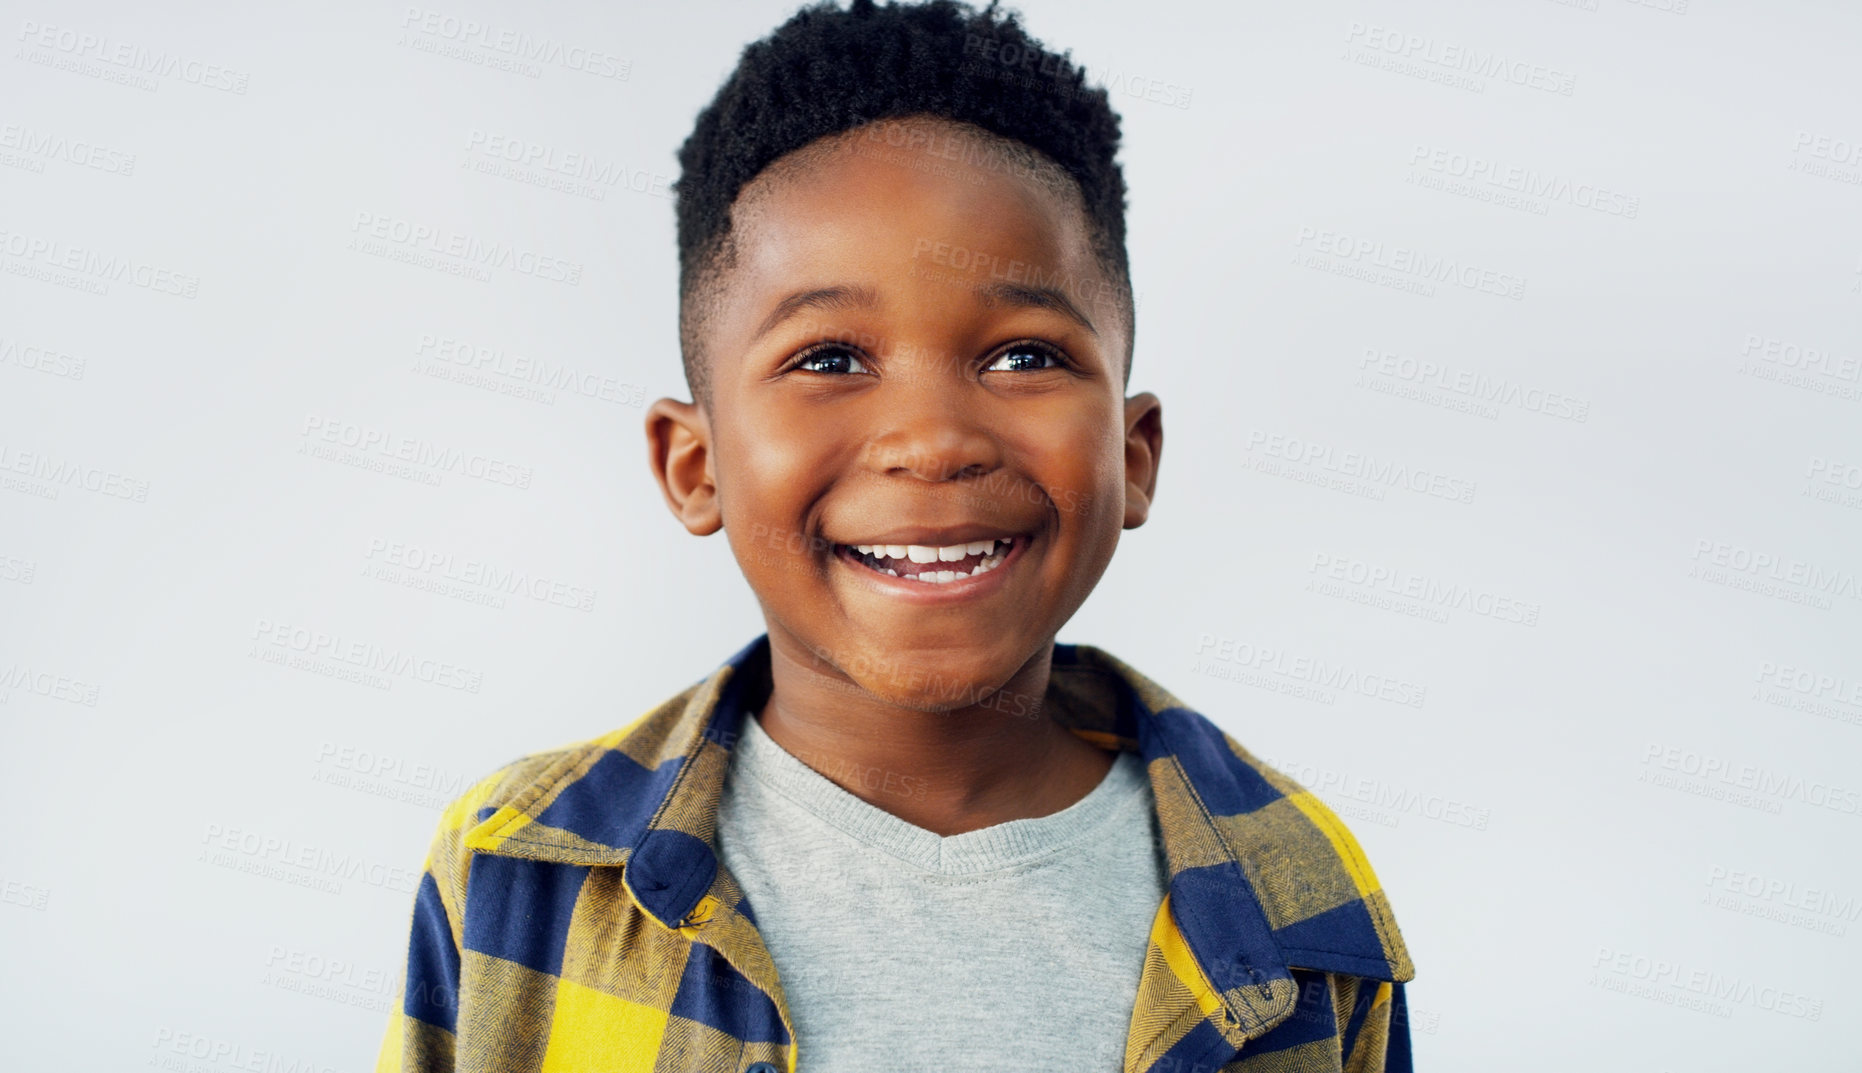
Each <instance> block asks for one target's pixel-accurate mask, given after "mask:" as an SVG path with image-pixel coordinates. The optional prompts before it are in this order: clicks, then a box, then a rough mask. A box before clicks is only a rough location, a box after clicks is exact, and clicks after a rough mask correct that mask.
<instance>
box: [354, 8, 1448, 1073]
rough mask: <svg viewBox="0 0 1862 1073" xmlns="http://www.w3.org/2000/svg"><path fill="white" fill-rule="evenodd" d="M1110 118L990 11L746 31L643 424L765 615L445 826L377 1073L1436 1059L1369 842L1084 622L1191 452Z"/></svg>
mask: <svg viewBox="0 0 1862 1073" xmlns="http://www.w3.org/2000/svg"><path fill="white" fill-rule="evenodd" d="M1030 71H1033V72H1036V75H1035V76H1034V77H1033V80H1032V84H1031V80H1030V76H1029V75H1028V72H1030ZM1118 140H1119V133H1118V120H1117V117H1116V116H1115V115H1113V113H1112V111H1111V109H1110V107H1109V105H1108V103H1107V98H1106V95H1105V93H1104V91H1103V90H1093V89H1089V88H1087V87H1086V85H1085V83H1084V79H1083V76H1082V75H1081V73H1080V71H1079V70H1078V68H1077V67H1075V66H1074V65H1073V64H1072V63H1071V62H1070V61H1069V60H1068V59H1067V58H1066V57H1065V56H1064V55H1055V54H1053V53H1050V52H1048V51H1046V50H1045V49H1043V48H1042V47H1041V46H1040V45H1039V44H1038V43H1036V42H1034V41H1032V40H1030V39H1029V38H1027V37H1026V35H1025V34H1024V33H1023V31H1022V30H1021V28H1020V27H1019V25H1018V24H1017V22H1016V21H1015V19H1014V18H1013V17H1012V16H1007V15H1002V14H999V13H997V12H996V10H995V9H994V8H993V7H992V8H991V9H989V10H987V11H983V12H975V11H973V10H971V9H968V8H964V7H960V6H958V5H955V4H949V3H930V4H922V5H911V6H893V5H888V6H885V7H876V6H875V5H873V4H871V3H869V2H858V3H855V4H854V5H853V7H852V8H851V9H848V10H837V9H835V8H833V7H831V6H821V7H817V8H811V9H807V10H804V11H802V12H801V13H799V14H797V15H796V16H795V17H794V18H793V19H791V20H790V21H789V22H788V23H786V24H785V25H784V26H782V27H781V28H779V29H778V30H777V31H775V32H774V33H773V34H772V35H771V36H770V37H769V38H767V39H766V40H764V41H762V42H759V43H757V44H755V45H752V46H751V47H750V48H749V49H747V50H746V51H745V53H744V56H743V58H742V60H741V62H740V63H739V66H738V68H737V70H736V71H735V72H734V73H733V74H732V76H731V78H730V79H729V80H728V81H727V82H726V84H725V86H724V87H723V88H722V89H721V90H720V92H719V94H718V97H717V98H716V100H714V101H713V102H712V104H711V105H710V106H709V107H708V108H707V109H706V110H705V111H704V112H703V113H702V114H701V115H700V117H699V119H698V122H697V126H696V128H695V130H694V131H693V134H692V136H691V138H690V139H689V140H688V141H687V143H686V145H685V147H684V149H683V150H682V151H681V154H680V158H681V164H682V165H683V168H684V172H683V175H682V177H681V179H680V181H679V185H678V188H677V189H678V196H679V202H678V215H679V245H680V254H681V273H680V276H681V280H680V283H681V286H680V293H681V345H682V350H683V352H684V359H685V370H686V376H687V381H688V384H689V385H690V386H691V388H692V390H693V395H694V401H693V402H689V403H687V402H678V401H674V400H671V399H661V400H659V401H658V402H657V403H655V404H654V405H653V407H652V408H651V410H650V412H649V414H648V418H647V440H648V446H649V457H650V460H651V463H652V466H653V469H654V472H655V474H656V476H657V478H658V480H659V483H660V486H661V488H662V490H663V492H664V495H665V499H666V502H667V503H668V505H669V506H670V507H671V509H672V512H673V514H674V515H675V516H676V517H677V518H678V520H679V521H680V522H681V523H682V524H683V525H684V526H685V527H686V529H687V530H688V531H690V532H692V533H693V534H696V535H700V536H704V535H709V534H712V533H715V532H717V531H718V530H720V529H722V530H723V531H724V533H725V535H726V537H727V538H728V539H729V540H730V543H731V548H732V551H733V553H734V555H735V556H736V559H737V561H738V564H739V566H740V567H741V569H742V570H743V573H744V576H745V578H746V579H747V580H748V582H749V583H750V587H751V589H752V590H753V591H754V592H755V594H756V597H757V600H758V602H759V604H760V605H761V607H762V611H763V615H764V621H765V624H766V627H767V633H766V634H765V635H764V636H762V637H759V638H757V639H756V640H754V641H752V642H751V643H750V644H748V645H747V646H745V647H744V648H743V649H742V650H740V651H739V652H738V653H737V654H736V655H734V656H732V657H731V658H730V659H729V660H728V661H726V662H725V663H724V664H723V665H722V666H720V667H719V668H718V669H717V670H716V671H714V672H713V673H711V674H710V675H709V676H707V677H706V678H705V679H704V680H703V681H702V682H700V683H698V684H696V685H694V686H693V687H691V688H690V689H688V690H686V691H685V692H683V693H681V694H680V695H679V696H677V697H674V698H672V699H670V700H668V701H667V702H665V703H664V704H662V705H660V706H659V707H657V708H655V709H654V710H653V711H651V712H648V713H647V714H646V715H644V716H642V717H640V718H639V719H637V720H635V721H634V722H632V723H630V724H629V725H627V726H626V727H623V728H622V729H619V730H616V731H613V732H612V733H609V734H607V735H605V736H603V737H601V738H597V739H595V740H593V741H590V742H586V743H582V744H580V745H575V746H570V747H568V748H564V749H559V750H555V751H552V752H548V753H542V754H538V755H536V756H532V757H528V758H526V759H524V760H520V761H518V762H516V763H514V764H512V765H510V766H508V767H506V768H504V769H502V770H500V771H499V772H497V773H495V774H493V775H492V776H490V777H489V778H487V779H485V780H483V781H482V782H480V783H479V784H478V785H477V786H475V787H474V788H473V789H472V790H471V791H470V792H468V793H467V794H466V795H464V796H463V797H461V798H460V799H459V800H458V801H456V802H455V803H454V804H453V805H452V806H451V807H450V808H449V809H448V810H447V812H446V815H445V817H444V819H443V820H442V823H441V825H440V830H439V833H438V834H437V836H436V837H435V840H434V843H433V846H432V849H431V852H430V853H429V856H428V858H427V862H426V869H425V873H424V875H423V880H422V884H421V888H420V892H419V894H418V896H417V898H416V904H415V908H414V916H413V928H412V940H411V942H410V946H409V953H408V960H407V970H406V977H405V980H404V983H403V987H402V992H401V996H400V999H399V1006H400V1009H399V1012H398V1013H397V1014H396V1015H394V1016H393V1017H392V1019H391V1023H390V1027H389V1032H388V1038H387V1040H386V1041H385V1043H384V1046H383V1049H382V1056H381V1060H380V1063H379V1066H378V1068H379V1069H382V1070H409V1071H412V1070H423V1071H424V1070H451V1069H460V1070H467V1069H470V1070H498V1071H521V1073H529V1071H545V1070H547V1071H555V1070H642V1071H645V1070H653V1071H672V1070H687V1069H690V1070H731V1071H737V1070H746V1071H749V1073H774V1071H776V1070H782V1071H785V1073H795V1071H796V1070H798V1069H799V1070H803V1071H807V1073H853V1071H860V1073H865V1071H871V1070H887V1071H899V1070H926V1071H929V1070H971V1069H974V1070H1000V1069H1008V1068H1015V1069H1024V1070H1055V1071H1059V1070H1068V1071H1078V1070H1105V1071H1119V1070H1123V1071H1126V1073H1138V1071H1151V1073H1192V1071H1214V1070H1218V1069H1220V1070H1231V1071H1248V1073H1270V1071H1280V1070H1289V1071H1291V1070H1300V1071H1312V1070H1344V1071H1367V1070H1407V1069H1408V1068H1409V1036H1408V1030H1407V1019H1406V1016H1405V1013H1404V998H1403V983H1404V982H1405V981H1407V980H1409V979H1410V978H1411V976H1412V975H1413V973H1412V970H1411V968H1410V964H1409V959H1408V955H1407V953H1406V952H1405V949H1404V946H1403V941H1402V938H1401V936H1400V934H1399V933H1398V931H1397V928H1396V924H1395V921H1394V919H1393V918H1392V916H1391V913H1390V908H1389V904H1388V901H1387V900H1386V898H1385V896H1384V894H1383V892H1382V890H1381V888H1380V886H1379V884H1378V882H1377V879H1376V876H1375V874H1374V873H1373V872H1372V870H1371V868H1370V866H1369V864H1368V862H1366V861H1365V859H1364V857H1363V854H1362V852H1361V851H1360V850H1359V848H1358V846H1357V844H1356V842H1355V841H1354V840H1353V839H1352V837H1351V835H1350V834H1349V832H1347V831H1346V830H1345V828H1344V826H1343V825H1342V824H1341V823H1339V821H1338V819H1337V817H1335V816H1334V815H1333V814H1332V813H1331V812H1330V811H1329V810H1328V809H1327V808H1326V807H1325V806H1324V805H1323V804H1321V803H1320V802H1319V801H1317V800H1316V799H1315V798H1313V797H1312V795H1311V794H1310V793H1308V792H1306V791H1304V790H1303V789H1302V788H1300V787H1299V786H1298V785H1296V784H1295V783H1293V782H1292V781H1291V780H1289V779H1287V778H1286V777H1284V776H1283V775H1281V774H1279V773H1278V772H1276V771H1274V770H1273V769H1271V768H1269V767H1267V766H1266V765H1264V764H1262V763H1261V762H1260V761H1258V760H1256V759H1255V758H1254V757H1253V756H1252V755H1251V754H1249V753H1248V752H1247V751H1246V750H1245V749H1243V748H1242V747H1241V746H1240V745H1239V744H1237V743H1236V742H1234V741H1233V740H1232V739H1230V738H1228V737H1227V736H1226V735H1225V734H1223V733H1222V732H1221V731H1220V730H1219V729H1218V728H1217V727H1216V726H1215V725H1214V724H1213V723H1211V722H1210V721H1209V720H1208V719H1206V718H1205V717H1203V716H1201V715H1199V714H1197V713H1195V712H1192V711H1190V710H1189V709H1187V708H1186V707H1184V706H1183V705H1182V704H1181V703H1180V702H1178V701H1177V700H1175V699H1174V698H1173V697H1171V696H1170V695H1169V694H1168V693H1167V692H1165V691H1164V690H1163V689H1162V688H1161V687H1159V686H1158V685H1156V684H1155V683H1152V682H1151V681H1149V680H1148V679H1146V678H1144V677H1143V676H1142V675H1140V674H1139V673H1138V672H1136V671H1135V670H1133V669H1132V668H1130V667H1127V666H1126V665H1125V664H1123V663H1121V662H1120V661H1118V660H1117V659H1115V658H1113V657H1111V656H1110V655H1108V654H1106V653H1104V652H1102V651H1099V650H1098V649H1095V648H1091V647H1089V646H1086V645H1060V644H1056V642H1055V637H1056V634H1057V633H1058V631H1059V630H1060V628H1061V627H1062V626H1063V625H1064V624H1065V623H1066V622H1067V621H1068V620H1069V619H1070V618H1071V617H1072V616H1073V614H1074V612H1075V611H1077V610H1078V609H1079V607H1080V606H1081V604H1082V603H1083V602H1084V601H1085V599H1086V597H1087V596H1088V595H1089V594H1090V593H1091V591H1092V589H1093V587H1094V585H1095V584H1096V583H1097V582H1098V580H1099V578H1100V577H1101V575H1102V574H1103V573H1104V571H1105V569H1106V567H1107V565H1108V564H1109V562H1110V561H1111V558H1112V554H1113V551H1114V549H1115V548H1116V547H1117V545H1118V541H1119V536H1120V533H1121V531H1122V530H1125V529H1131V528H1135V527H1137V526H1140V525H1142V524H1143V523H1144V521H1145V520H1146V517H1147V516H1148V514H1149V511H1150V507H1151V501H1152V497H1153V494H1154V492H1155V489H1156V484H1157V470H1158V461H1159V458H1160V453H1161V448H1162V443H1163V426H1162V418H1161V409H1160V406H1159V403H1158V400H1157V399H1156V398H1155V397H1154V396H1152V395H1150V394H1149V393H1142V392H1141V393H1138V394H1135V395H1131V396H1127V395H1126V384H1127V382H1128V380H1129V378H1130V372H1131V358H1132V340H1133V328H1134V319H1133V318H1134V309H1133V301H1132V291H1131V285H1130V278H1129V272H1128V269H1127V265H1126V258H1125V246H1124V206H1125V188H1124V181H1123V178H1122V176H1121V173H1120V171H1119V168H1118V165H1117V164H1116V162H1115V156H1116V152H1117V147H1118Z"/></svg>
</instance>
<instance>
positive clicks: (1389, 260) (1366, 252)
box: [1293, 227, 1526, 301]
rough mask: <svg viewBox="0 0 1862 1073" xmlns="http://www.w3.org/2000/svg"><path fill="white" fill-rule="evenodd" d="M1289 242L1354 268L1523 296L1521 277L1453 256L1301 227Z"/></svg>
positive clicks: (1296, 246) (1486, 291)
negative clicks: (1378, 270)
mask: <svg viewBox="0 0 1862 1073" xmlns="http://www.w3.org/2000/svg"><path fill="white" fill-rule="evenodd" d="M1293 245H1294V248H1296V249H1301V250H1307V251H1311V252H1315V253H1321V254H1324V255H1326V256H1328V257H1332V258H1336V259H1338V260H1340V261H1344V262H1346V263H1348V264H1350V265H1352V266H1355V267H1361V268H1366V269H1381V270H1383V271H1386V272H1392V273H1395V274H1396V275H1398V276H1403V277H1413V278H1414V279H1416V280H1426V281H1429V282H1434V283H1447V284H1452V285H1454V286H1457V287H1462V288H1465V289H1467V290H1471V291H1476V292H1478V293H1481V294H1491V295H1495V296H1497V297H1500V298H1510V299H1513V300H1514V301H1518V300H1520V299H1523V298H1525V297H1526V279H1525V277H1524V276H1515V275H1513V274H1511V273H1508V272H1500V271H1497V270H1495V269H1491V268H1482V267H1481V266H1479V265H1475V264H1464V263H1462V262H1461V261H1459V260H1457V259H1455V258H1453V257H1441V256H1437V255H1435V254H1430V253H1423V252H1422V251H1420V250H1412V249H1409V248H1408V247H1405V246H1386V245H1385V244H1384V243H1383V242H1382V241H1380V240H1376V239H1368V238H1355V237H1353V236H1351V235H1348V234H1344V233H1342V232H1338V231H1325V230H1320V229H1318V228H1313V227H1301V228H1300V229H1299V233H1298V234H1297V235H1296V236H1294V240H1293Z"/></svg>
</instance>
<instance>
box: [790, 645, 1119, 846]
mask: <svg viewBox="0 0 1862 1073" xmlns="http://www.w3.org/2000/svg"><path fill="white" fill-rule="evenodd" d="M788 640H789V639H787V638H780V639H779V638H778V636H777V635H776V634H775V632H774V631H772V633H771V636H770V646H769V652H770V660H769V662H770V668H769V669H770V682H769V693H768V697H767V699H766V700H765V701H764V702H763V703H762V705H761V707H760V711H758V712H757V713H756V714H755V718H756V719H757V721H758V723H759V725H761V726H762V728H763V731H764V733H766V734H768V735H769V736H770V738H771V739H772V740H774V741H775V743H776V744H777V745H780V746H782V748H783V749H784V750H785V751H787V752H788V753H790V754H791V755H793V756H795V757H796V758H797V759H799V760H801V761H802V762H803V763H805V764H807V765H808V766H809V767H810V768H813V769H814V770H815V771H817V772H819V773H820V774H821V775H823V776H824V777H826V778H827V779H829V780H830V781H832V782H833V783H835V784H836V785H838V786H840V787H841V788H842V789H844V790H846V791H847V792H848V793H850V794H853V795H854V796H855V797H858V798H860V799H861V800H863V801H865V802H866V803H868V804H870V805H872V806H874V807H875V808H878V809H881V810H883V811H885V812H889V813H891V814H892V815H894V816H897V817H898V818H899V819H902V820H904V821H905V822H907V823H910V824H912V825H914V826H917V827H922V828H924V829H925V830H928V831H931V832H933V833H935V834H938V835H941V836H945V837H948V836H950V835H955V834H962V833H963V832H965V831H974V830H978V829H980V828H984V827H992V826H994V825H996V824H999V823H1007V822H1008V821H1010V820H1019V819H1028V818H1032V817H1037V816H1047V815H1050V814H1052V813H1055V812H1059V811H1060V810H1061V809H1064V808H1066V807H1068V806H1069V805H1072V804H1073V803H1075V802H1077V801H1079V800H1080V799H1081V798H1083V797H1085V796H1086V795H1087V794H1088V793H1090V792H1092V790H1093V788H1094V787H1096V786H1098V785H1099V782H1100V780H1102V779H1103V778H1105V775H1106V772H1107V771H1109V770H1110V769H1111V767H1112V762H1113V760H1114V759H1115V756H1114V754H1112V753H1109V752H1106V751H1105V750H1102V749H1099V748H1097V747H1095V746H1094V745H1092V744H1091V743H1089V742H1087V741H1086V740H1085V739H1083V738H1081V737H1079V736H1078V735H1075V734H1074V733H1072V732H1071V731H1069V730H1067V729H1066V728H1065V727H1063V726H1061V725H1060V723H1059V722H1057V721H1056V720H1055V718H1054V714H1053V712H1052V711H1051V709H1050V708H1049V707H1048V706H1047V705H1046V703H1045V702H1046V700H1047V684H1048V675H1049V671H1050V667H1051V664H1052V660H1053V644H1052V643H1051V642H1050V643H1049V644H1048V645H1047V646H1045V647H1044V648H1043V649H1042V650H1041V651H1040V652H1039V653H1038V654H1037V655H1035V657H1034V658H1032V659H1030V660H1029V661H1028V662H1027V663H1026V664H1024V665H1023V666H1022V668H1021V669H1020V670H1019V671H1017V672H1016V673H1015V675H1014V676H1013V677H1012V678H1010V679H1009V681H1008V682H1006V683H1004V685H1003V686H1002V687H1001V689H999V690H996V691H995V692H994V693H991V694H988V695H985V696H982V697H980V698H979V703H977V704H972V705H969V706H966V707H961V708H954V709H950V710H947V711H922V710H918V709H914V708H905V707H900V706H897V705H894V704H890V703H887V702H886V701H884V700H882V699H880V698H878V697H875V696H873V695H872V694H870V693H868V692H866V691H865V690H862V689H858V688H856V687H852V686H850V685H849V683H848V682H847V681H846V680H845V679H844V678H841V677H839V676H838V675H836V674H834V673H832V671H831V669H828V668H825V667H823V666H822V665H821V664H820V663H819V662H818V661H816V660H814V659H813V658H812V656H810V655H809V653H808V652H807V651H806V650H805V649H802V650H800V651H799V652H796V651H789V650H788V649H789V648H790V643H792V642H790V643H785V642H788Z"/></svg>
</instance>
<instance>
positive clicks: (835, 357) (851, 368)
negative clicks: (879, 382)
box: [795, 346, 867, 374]
mask: <svg viewBox="0 0 1862 1073" xmlns="http://www.w3.org/2000/svg"><path fill="white" fill-rule="evenodd" d="M795 368H797V369H803V370H806V371H808V372H811V373H829V374H837V373H863V372H866V371H867V369H866V363H865V362H862V361H861V360H860V356H859V355H858V354H855V353H854V352H853V351H851V350H848V349H847V348H846V347H840V346H827V347H820V348H818V349H816V350H812V351H810V352H808V353H807V354H804V355H802V358H801V360H800V361H797V362H796V363H795Z"/></svg>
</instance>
